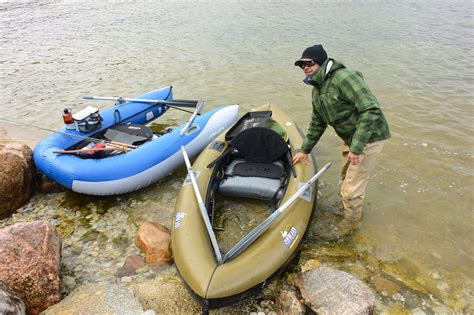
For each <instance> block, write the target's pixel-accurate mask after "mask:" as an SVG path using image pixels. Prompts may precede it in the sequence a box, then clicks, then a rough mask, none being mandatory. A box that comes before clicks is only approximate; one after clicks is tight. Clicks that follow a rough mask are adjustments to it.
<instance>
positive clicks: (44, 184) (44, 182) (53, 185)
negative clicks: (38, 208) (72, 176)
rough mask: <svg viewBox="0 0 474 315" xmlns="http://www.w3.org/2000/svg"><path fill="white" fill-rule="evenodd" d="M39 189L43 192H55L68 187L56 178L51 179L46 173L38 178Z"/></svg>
mask: <svg viewBox="0 0 474 315" xmlns="http://www.w3.org/2000/svg"><path fill="white" fill-rule="evenodd" d="M38 190H39V191H40V192H41V193H43V194H54V193H59V192H63V191H66V190H67V189H66V187H64V186H62V185H60V184H58V183H57V182H55V181H54V180H52V179H49V178H48V177H46V175H41V176H40V177H39V180H38Z"/></svg>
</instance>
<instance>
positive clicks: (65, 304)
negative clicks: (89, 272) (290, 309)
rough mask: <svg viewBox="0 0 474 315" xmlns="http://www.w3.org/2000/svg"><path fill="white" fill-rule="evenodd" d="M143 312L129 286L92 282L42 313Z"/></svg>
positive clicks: (49, 314)
mask: <svg viewBox="0 0 474 315" xmlns="http://www.w3.org/2000/svg"><path fill="white" fill-rule="evenodd" d="M143 313H144V310H143V308H142V306H141V305H140V302H139V301H138V299H137V298H136V297H135V296H134V295H133V293H132V292H131V291H130V290H129V289H128V288H126V287H124V286H122V285H120V284H111V283H91V284H87V285H85V286H82V287H79V288H77V289H76V290H74V292H72V293H71V294H70V295H69V296H68V297H66V298H65V299H64V300H63V301H61V303H59V304H56V305H53V306H52V307H50V308H48V309H47V310H46V311H45V312H43V313H42V314H44V315H53V314H117V315H118V314H127V315H135V314H136V315H142V314H143ZM145 314H150V315H151V314H152V313H151V312H148V313H145Z"/></svg>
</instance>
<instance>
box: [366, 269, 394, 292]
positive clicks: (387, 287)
mask: <svg viewBox="0 0 474 315" xmlns="http://www.w3.org/2000/svg"><path fill="white" fill-rule="evenodd" d="M369 281H370V283H371V285H372V287H373V288H374V289H375V291H377V293H379V294H380V295H382V296H393V295H394V294H396V293H398V292H399V291H400V285H398V284H397V283H395V282H392V281H390V280H388V279H386V278H384V277H383V276H381V275H380V274H376V275H373V276H371V277H370V279H369Z"/></svg>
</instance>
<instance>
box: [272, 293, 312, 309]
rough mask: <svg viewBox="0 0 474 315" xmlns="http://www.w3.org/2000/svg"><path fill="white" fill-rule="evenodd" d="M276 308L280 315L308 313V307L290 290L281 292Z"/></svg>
mask: <svg viewBox="0 0 474 315" xmlns="http://www.w3.org/2000/svg"><path fill="white" fill-rule="evenodd" d="M276 307H277V311H278V313H279V314H289V315H299V314H305V313H306V306H305V305H304V304H303V303H301V302H300V300H299V299H298V297H297V296H296V293H295V292H293V291H289V290H281V291H280V294H279V295H278V297H277V299H276Z"/></svg>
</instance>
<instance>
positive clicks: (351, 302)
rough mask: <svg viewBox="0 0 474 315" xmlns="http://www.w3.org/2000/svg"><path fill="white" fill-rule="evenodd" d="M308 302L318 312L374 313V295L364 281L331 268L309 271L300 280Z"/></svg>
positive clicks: (298, 284)
mask: <svg viewBox="0 0 474 315" xmlns="http://www.w3.org/2000/svg"><path fill="white" fill-rule="evenodd" d="M297 286H298V288H299V289H300V291H301V295H302V296H303V298H304V301H305V304H306V305H308V306H309V307H310V308H311V309H312V310H313V311H314V312H316V313H317V314H322V315H324V314H361V315H362V314H372V313H373V311H374V307H375V295H374V293H373V292H372V290H371V289H370V288H369V287H368V286H367V285H366V284H365V283H363V282H362V281H360V280H359V279H357V278H355V277H354V276H352V275H350V274H349V273H347V272H343V271H339V270H335V269H332V268H329V267H320V268H316V269H312V270H309V271H306V272H305V273H303V275H302V276H301V279H299V280H298V281H297Z"/></svg>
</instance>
